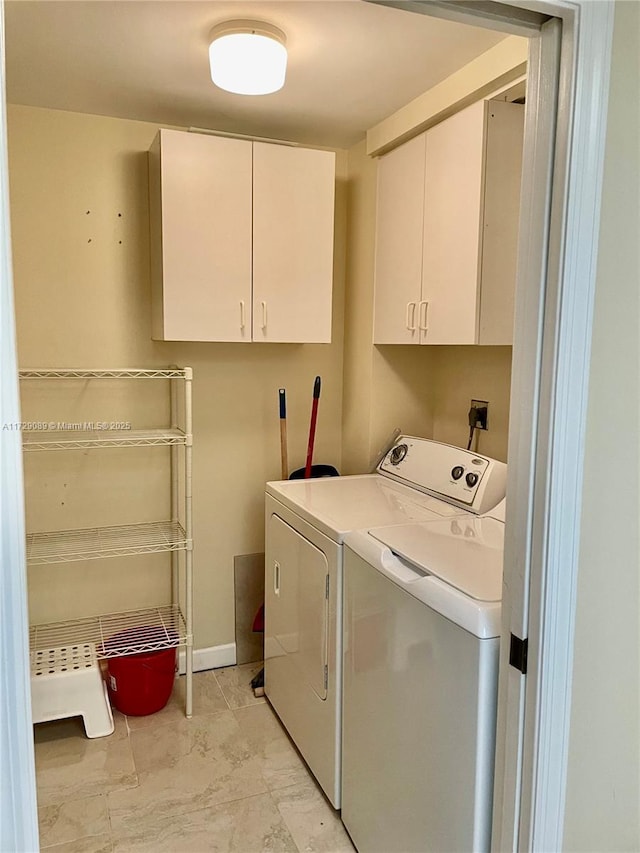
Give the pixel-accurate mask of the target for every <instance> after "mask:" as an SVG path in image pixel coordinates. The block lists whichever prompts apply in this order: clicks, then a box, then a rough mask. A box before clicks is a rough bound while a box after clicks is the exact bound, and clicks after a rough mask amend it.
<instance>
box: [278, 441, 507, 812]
mask: <svg viewBox="0 0 640 853" xmlns="http://www.w3.org/2000/svg"><path fill="white" fill-rule="evenodd" d="M505 485H506V465H504V463H502V462H497V461H495V460H492V459H489V458H487V457H486V456H482V455H480V454H475V453H471V452H469V451H466V450H461V449H460V448H457V447H452V446H450V445H446V444H441V443H438V442H434V441H429V440H427V439H421V438H415V437H412V436H400V437H399V438H398V439H397V440H396V442H395V444H394V446H393V447H392V448H391V450H390V451H389V452H388V453H387V454H386V456H385V457H384V459H383V460H382V462H381V463H380V464H379V466H378V468H377V473H375V474H364V475H356V476H350V477H335V478H326V479H315V480H284V481H279V482H272V483H267V487H266V555H265V635H264V639H265V694H266V696H267V698H268V700H269V702H270V703H271V705H272V707H273V708H274V710H275V712H276V713H277V715H278V716H279V718H280V720H281V721H282V723H283V724H284V726H285V728H286V729H287V731H288V732H289V734H290V736H291V737H292V739H293V740H294V742H295V744H296V746H297V747H298V749H299V750H300V752H301V754H302V756H303V757H304V759H305V761H306V762H307V764H308V766H309V768H310V770H311V771H312V773H313V774H314V776H315V777H316V779H317V780H318V782H319V784H320V785H321V787H322V788H323V790H324V792H325V793H326V795H327V797H328V798H329V800H330V801H331V803H332V804H333V806H334V807H335V808H340V806H341V760H342V759H341V751H342V723H341V716H342V657H343V655H342V601H343V597H342V595H343V593H342V564H343V542H344V539H345V536H346V534H347V533H349V532H350V531H354V530H358V529H360V528H364V527H378V526H388V525H403V524H407V523H408V522H421V521H429V520H435V519H452V518H454V517H456V516H463V517H465V516H473V515H474V514H478V513H483V512H486V511H487V510H489V509H490V508H492V507H493V506H495V505H496V504H497V503H498V502H499V501H500V500H501V499H502V498H503V497H504V494H505Z"/></svg>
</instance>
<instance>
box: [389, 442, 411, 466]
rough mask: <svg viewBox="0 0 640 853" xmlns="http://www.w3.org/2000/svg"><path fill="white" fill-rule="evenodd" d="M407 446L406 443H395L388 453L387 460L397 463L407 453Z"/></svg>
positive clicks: (393, 463)
mask: <svg viewBox="0 0 640 853" xmlns="http://www.w3.org/2000/svg"><path fill="white" fill-rule="evenodd" d="M408 450H409V448H408V447H407V445H406V444H396V446H395V447H394V448H393V450H392V451H391V453H389V462H391V464H392V465H398V464H400V462H402V460H403V459H404V457H405V456H406V455H407V451H408Z"/></svg>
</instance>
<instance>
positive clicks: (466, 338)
mask: <svg viewBox="0 0 640 853" xmlns="http://www.w3.org/2000/svg"><path fill="white" fill-rule="evenodd" d="M484 125H485V103H484V102H483V101H480V102H478V103H476V104H473V105H472V106H470V107H467V108H466V109H464V110H462V111H461V112H459V113H457V114H456V115H454V116H452V117H451V118H449V119H446V120H445V121H443V122H441V123H440V124H438V125H436V126H435V127H433V128H431V129H430V130H428V131H427V134H426V136H427V155H426V164H427V167H426V182H425V207H424V256H423V282H422V299H423V300H424V302H425V303H426V305H425V304H423V306H422V309H423V310H422V311H421V312H420V313H421V317H420V326H421V341H422V343H428V344H474V343H476V340H477V337H476V335H477V323H478V307H479V301H478V281H479V259H480V222H481V215H480V212H481V209H482V195H483V180H482V179H483V160H484V151H483V148H484V146H483V139H484Z"/></svg>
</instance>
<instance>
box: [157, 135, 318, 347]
mask: <svg viewBox="0 0 640 853" xmlns="http://www.w3.org/2000/svg"><path fill="white" fill-rule="evenodd" d="M149 185H150V209H151V244H152V245H151V249H152V282H153V338H154V339H156V340H165V341H247V342H248V341H253V342H260V341H263V342H272V343H329V342H330V341H331V294H332V285H333V223H334V196H335V154H334V152H332V151H319V150H316V149H310V148H299V147H296V146H289V145H277V144H273V143H264V142H252V141H250V140H244V139H231V138H227V137H221V136H211V135H207V134H198V133H188V132H185V131H176V130H160V131H159V132H158V135H157V136H156V139H155V141H154V143H153V145H152V147H151V150H150V152H149Z"/></svg>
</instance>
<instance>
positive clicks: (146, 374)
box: [19, 367, 191, 379]
mask: <svg viewBox="0 0 640 853" xmlns="http://www.w3.org/2000/svg"><path fill="white" fill-rule="evenodd" d="M19 376H20V379H191V368H190V367H170V368H165V369H159V370H145V369H141V370H138V369H122V370H73V369H64V370H62V369H61V370H55V369H35V368H34V369H31V370H20V371H19Z"/></svg>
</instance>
